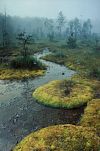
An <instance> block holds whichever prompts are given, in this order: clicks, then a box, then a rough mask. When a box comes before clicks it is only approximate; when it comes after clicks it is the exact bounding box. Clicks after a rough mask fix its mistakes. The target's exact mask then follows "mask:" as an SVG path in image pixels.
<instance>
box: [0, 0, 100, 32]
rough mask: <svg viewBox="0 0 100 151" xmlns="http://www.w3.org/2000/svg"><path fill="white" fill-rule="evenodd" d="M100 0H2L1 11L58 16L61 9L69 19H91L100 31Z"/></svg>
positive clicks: (27, 15) (94, 26)
mask: <svg viewBox="0 0 100 151" xmlns="http://www.w3.org/2000/svg"><path fill="white" fill-rule="evenodd" d="M99 8H100V0H0V13H4V11H5V10H6V12H7V14H8V15H10V16H20V17H47V18H54V19H55V18H57V15H58V13H59V12H60V11H62V12H63V14H64V15H65V17H66V19H67V20H70V19H74V18H75V17H77V18H79V19H81V20H86V19H88V18H89V19H91V21H92V24H93V30H94V31H95V32H97V33H100V28H99V27H100V17H99Z"/></svg>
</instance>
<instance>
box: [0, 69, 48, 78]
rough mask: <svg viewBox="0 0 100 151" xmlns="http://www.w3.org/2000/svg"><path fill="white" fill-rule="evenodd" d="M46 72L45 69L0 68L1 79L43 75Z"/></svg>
mask: <svg viewBox="0 0 100 151" xmlns="http://www.w3.org/2000/svg"><path fill="white" fill-rule="evenodd" d="M44 72H45V71H44V70H15V69H0V80H9V79H23V78H29V77H32V78H34V77H36V76H41V75H43V74H44Z"/></svg>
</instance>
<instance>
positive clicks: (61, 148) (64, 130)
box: [13, 124, 100, 151]
mask: <svg viewBox="0 0 100 151" xmlns="http://www.w3.org/2000/svg"><path fill="white" fill-rule="evenodd" d="M99 141H100V138H99V137H98V136H97V135H95V132H94V131H92V130H91V129H90V128H86V127H82V126H74V125H70V124H66V125H57V126H50V127H47V128H43V129H41V130H39V131H37V132H33V133H31V134H30V135H28V136H27V137H26V138H24V139H23V140H22V141H21V142H20V143H19V144H18V145H17V146H16V147H15V149H14V150H13V151H99Z"/></svg>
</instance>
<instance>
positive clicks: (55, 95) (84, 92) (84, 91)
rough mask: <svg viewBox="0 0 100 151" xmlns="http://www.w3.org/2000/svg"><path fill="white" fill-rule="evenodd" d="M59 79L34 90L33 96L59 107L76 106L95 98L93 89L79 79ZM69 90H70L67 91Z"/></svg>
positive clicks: (48, 104)
mask: <svg viewBox="0 0 100 151" xmlns="http://www.w3.org/2000/svg"><path fill="white" fill-rule="evenodd" d="M64 83H65V80H61V81H60V80H57V81H52V82H50V83H48V84H45V85H44V86H41V87H39V88H37V89H36V90H35V92H33V97H34V98H36V100H37V101H38V102H40V103H42V104H44V105H47V106H51V107H58V108H67V109H70V108H76V107H79V106H82V105H84V104H86V103H87V102H89V101H90V100H91V99H92V98H93V90H92V88H91V87H90V85H86V84H84V83H83V82H80V81H78V80H72V83H71V82H69V80H66V84H64ZM67 85H68V86H67ZM66 90H67V92H68V91H70V92H68V93H65V92H66Z"/></svg>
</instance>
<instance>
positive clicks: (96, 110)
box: [80, 99, 100, 136]
mask: <svg viewBox="0 0 100 151" xmlns="http://www.w3.org/2000/svg"><path fill="white" fill-rule="evenodd" d="M80 124H81V125H82V126H86V127H92V128H95V130H96V133H97V135H99V136H100V99H93V100H92V101H91V102H89V103H88V105H87V107H86V109H85V112H84V115H83V117H82V119H81V121H80Z"/></svg>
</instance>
